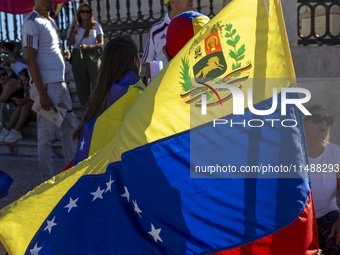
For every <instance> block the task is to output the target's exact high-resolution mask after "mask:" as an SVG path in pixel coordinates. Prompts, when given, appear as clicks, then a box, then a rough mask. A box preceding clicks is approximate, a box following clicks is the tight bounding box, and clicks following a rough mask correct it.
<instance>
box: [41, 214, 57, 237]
mask: <svg viewBox="0 0 340 255" xmlns="http://www.w3.org/2000/svg"><path fill="white" fill-rule="evenodd" d="M54 220H55V217H54V218H53V219H52V220H47V226H46V228H44V231H45V230H48V233H49V234H51V231H52V228H53V227H54V226H57V225H58V224H57V223H55V222H54Z"/></svg>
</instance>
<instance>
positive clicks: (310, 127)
mask: <svg viewBox="0 0 340 255" xmlns="http://www.w3.org/2000/svg"><path fill="white" fill-rule="evenodd" d="M308 110H309V112H310V113H311V114H312V115H311V116H306V117H305V119H304V123H303V124H304V128H305V134H306V143H307V150H308V158H309V168H310V177H311V185H312V191H313V201H314V207H315V217H316V221H317V226H318V236H319V246H320V248H321V249H322V252H323V254H324V255H328V254H332V255H336V254H340V246H339V245H340V217H339V216H340V214H339V208H338V205H337V199H336V195H337V194H338V192H339V191H340V179H339V178H338V176H337V174H339V173H337V172H338V170H339V164H340V147H339V146H338V145H336V144H334V143H330V142H328V136H329V127H330V125H332V124H333V117H330V116H328V113H327V110H326V109H325V108H324V107H323V106H321V105H313V106H312V107H310V108H309V109H308ZM320 166H321V167H322V169H323V171H325V172H321V171H319V170H320ZM318 169H319V170H318Z"/></svg>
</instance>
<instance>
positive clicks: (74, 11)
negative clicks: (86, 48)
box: [72, 0, 83, 59]
mask: <svg viewBox="0 0 340 255" xmlns="http://www.w3.org/2000/svg"><path fill="white" fill-rule="evenodd" d="M72 4H73V15H74V18H75V19H76V22H77V25H78V26H79V25H80V24H79V22H78V17H77V11H76V0H72ZM76 36H77V37H78V40H79V44H80V37H79V32H78V27H77V34H76ZM79 54H80V59H83V52H82V50H81V49H80V48H79Z"/></svg>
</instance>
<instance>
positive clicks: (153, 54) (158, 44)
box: [141, 0, 193, 82]
mask: <svg viewBox="0 0 340 255" xmlns="http://www.w3.org/2000/svg"><path fill="white" fill-rule="evenodd" d="M164 3H165V4H166V5H167V7H168V12H167V14H166V15H165V17H164V18H163V19H161V20H160V21H158V22H157V23H155V24H153V25H152V27H151V29H150V31H149V34H148V39H147V42H146V44H145V48H144V53H143V56H142V58H141V59H142V61H143V62H145V63H147V65H146V77H145V78H146V81H145V82H148V79H149V78H150V62H151V61H162V62H163V64H162V65H163V66H165V65H166V64H167V63H168V60H167V59H166V57H165V55H164V54H163V51H162V50H163V46H164V45H165V39H166V31H167V29H168V25H169V23H170V21H171V19H173V18H174V17H176V16H177V15H178V14H181V13H182V12H185V11H190V10H191V9H192V5H193V0H164Z"/></svg>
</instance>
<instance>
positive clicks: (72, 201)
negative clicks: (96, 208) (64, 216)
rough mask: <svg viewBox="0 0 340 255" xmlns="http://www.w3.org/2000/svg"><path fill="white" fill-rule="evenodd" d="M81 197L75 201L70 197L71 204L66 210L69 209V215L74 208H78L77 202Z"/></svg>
mask: <svg viewBox="0 0 340 255" xmlns="http://www.w3.org/2000/svg"><path fill="white" fill-rule="evenodd" d="M78 199H79V197H78V198H77V199H76V200H73V199H72V198H71V197H70V202H69V203H68V204H67V205H66V206H65V208H68V211H67V213H69V212H70V211H71V209H72V208H74V207H78V206H77V204H76V203H77V201H78Z"/></svg>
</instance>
